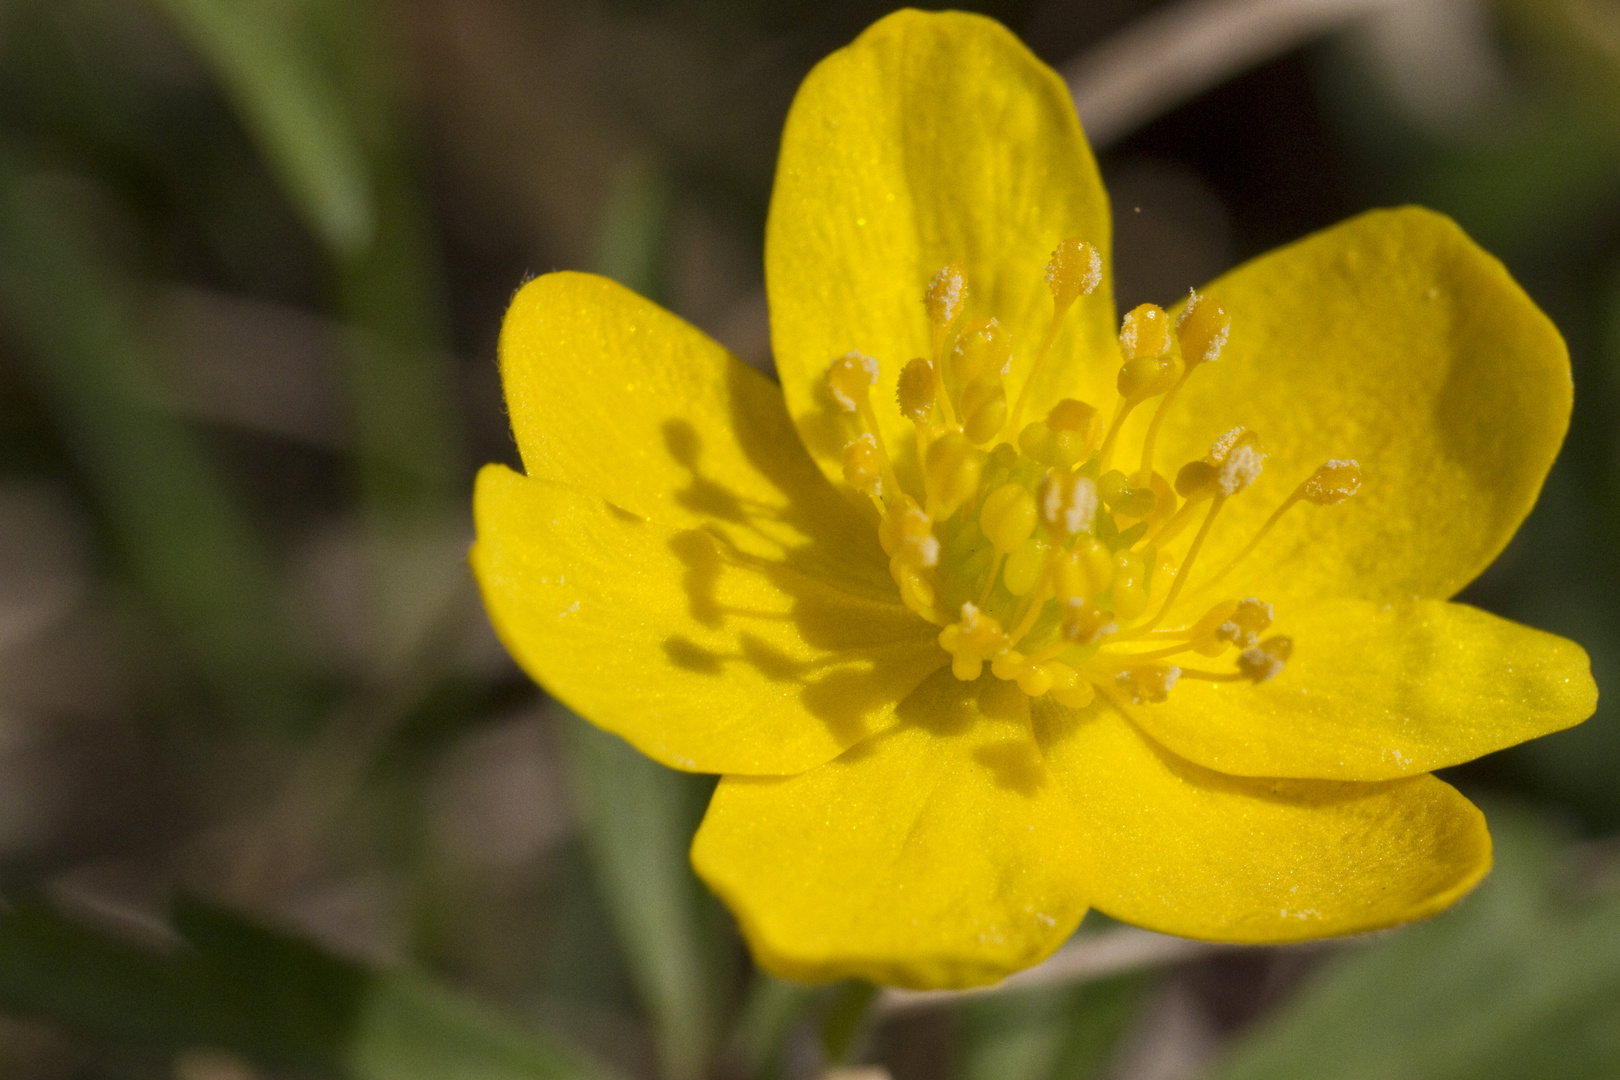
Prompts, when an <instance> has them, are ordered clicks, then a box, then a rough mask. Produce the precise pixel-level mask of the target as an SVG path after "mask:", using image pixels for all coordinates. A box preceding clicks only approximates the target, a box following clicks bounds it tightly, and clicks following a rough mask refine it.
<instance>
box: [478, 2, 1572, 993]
mask: <svg viewBox="0 0 1620 1080" xmlns="http://www.w3.org/2000/svg"><path fill="white" fill-rule="evenodd" d="M1108 249H1109V214H1108V204H1107V199H1106V196H1105V194H1104V192H1103V190H1102V187H1101V184H1100V181H1099V179H1098V176H1097V170H1096V166H1095V164H1094V162H1093V160H1092V157H1091V153H1090V151H1089V149H1088V148H1087V146H1086V143H1085V140H1084V137H1083V136H1082V135H1081V132H1080V127H1079V124H1078V122H1077V120H1076V118H1075V115H1074V111H1073V108H1072V105H1071V104H1070V101H1069V98H1068V95H1067V93H1066V91H1065V88H1064V86H1063V83H1062V82H1061V81H1060V80H1059V79H1058V78H1057V77H1056V76H1055V75H1054V74H1053V73H1052V72H1051V71H1050V70H1048V69H1047V68H1046V67H1044V66H1043V65H1041V64H1040V63H1039V62H1038V61H1036V60H1035V59H1034V58H1033V57H1032V56H1031V55H1030V54H1029V53H1028V52H1027V51H1026V50H1025V49H1024V48H1023V47H1022V46H1021V45H1020V44H1019V43H1018V41H1017V40H1016V39H1015V38H1014V37H1013V36H1012V35H1011V34H1009V33H1008V32H1007V31H1005V30H1004V29H1002V28H1001V27H1000V26H998V25H996V24H995V23H993V22H990V21H988V20H986V19H982V18H979V17H976V16H971V15H963V14H939V15H925V14H920V13H917V12H911V11H907V12H901V13H899V14H896V15H892V16H890V17H888V18H886V19H884V20H883V21H881V22H879V23H878V24H876V25H875V26H873V27H872V28H871V29H869V30H868V31H867V32H866V33H865V34H863V35H862V36H861V37H860V39H859V40H857V41H856V42H855V43H854V44H853V45H851V46H849V47H848V48H846V49H844V50H842V51H840V52H838V53H836V54H834V55H833V56H831V57H829V58H828V59H827V60H825V61H824V62H823V63H822V64H821V65H820V66H818V67H817V68H816V69H815V70H814V71H813V72H812V73H811V74H810V76H809V78H807V79H806V81H805V83H804V86H803V88H802V89H801V90H800V92H799V95H798V98H797V100H796V101H795V103H794V105H793V109H792V112H791V114H790V116H789V118H788V123H787V129H786V132H785V134H784V135H783V141H782V151H781V160H780V163H779V166H778V172H777V181H776V190H775V193H774V195H773V197H772V204H771V214H770V221H769V228H768V235H767V240H766V277H767V285H768V288H769V293H770V305H771V330H772V341H773V345H774V350H775V355H776V361H777V367H778V371H779V373H780V377H781V387H780V389H778V387H777V386H776V385H774V384H772V383H770V382H769V381H767V380H766V379H764V378H761V377H760V376H758V375H757V374H755V373H754V372H753V371H751V370H749V369H748V368H746V367H744V366H743V365H741V364H740V363H738V362H737V361H736V360H734V359H733V358H732V357H730V356H729V355H727V353H726V352H725V351H724V350H723V349H722V348H721V347H720V346H718V345H716V344H715V343H714V342H712V341H710V340H709V339H708V338H707V337H705V336H704V335H703V334H701V333H699V332H698V331H696V330H694V329H692V328H691V327H689V326H687V325H686V324H684V323H682V322H681V321H680V320H678V319H676V318H675V317H674V316H672V315H670V314H668V313H666V312H664V311H662V310H661V309H659V308H657V307H655V306H654V305H652V304H650V303H648V302H647V301H645V300H642V299H640V298H639V297H637V296H635V295H633V294H632V293H630V292H628V291H626V290H624V289H622V288H620V287H618V286H616V285H614V284H613V283H611V282H609V281H606V280H604V279H601V278H597V277H592V276H588V275H583V274H570V273H564V274H550V275H547V276H545V277H542V278H540V279H538V280H536V281H534V282H531V283H530V284H529V285H527V286H526V287H525V288H524V289H523V290H522V291H521V292H520V293H519V294H518V295H517V297H516V299H515V300H514V301H513V303H512V307H511V310H510V312H509V313H508V315H507V319H506V324H505V327H504V329H503V331H502V335H501V342H500V358H501V371H502V376H503V378H504V380H505V388H506V397H507V402H508V405H509V408H510V411H511V416H512V423H513V427H514V429H515V431H516V435H517V441H518V445H519V448H520V451H521V453H522V457H523V463H524V468H525V470H526V472H527V475H526V476H520V475H518V474H516V473H514V472H512V471H510V470H508V469H505V468H502V467H499V466H490V467H487V468H486V469H485V470H484V471H483V473H482V474H481V475H480V476H479V479H478V485H477V493H476V514H477V523H478V541H477V544H476V545H475V547H474V549H473V553H472V561H473V566H474V568H475V570H476V572H477V575H478V579H479V581H480V583H481V585H482V588H483V592H484V597H485V601H486V603H487V606H488V608H489V612H490V614H491V616H492V618H493V620H494V622H495V625H496V627H497V629H498V630H499V632H500V634H501V636H502V638H503V640H504V641H505V642H506V644H507V646H508V647H509V648H510V649H511V651H512V653H513V655H514V656H516V657H517V659H518V660H519V662H520V663H521V664H522V665H523V666H524V667H525V668H526V669H527V670H528V671H529V672H530V673H531V674H532V675H533V676H534V677H535V678H536V679H537V680H539V681H540V682H542V683H543V684H544V685H545V686H546V688H547V689H548V690H550V691H551V692H552V693H553V694H555V695H556V696H557V697H559V698H561V699H562V700H563V701H564V702H566V703H568V704H569V705H570V706H572V707H573V708H574V709H576V710H578V711H579V712H580V713H582V714H584V715H585V716H587V717H589V718H590V719H591V720H592V721H594V722H595V723H597V724H599V725H600V726H602V727H603V728H606V729H607V730H609V731H613V732H616V733H617V734H619V735H622V736H623V737H624V738H626V739H628V740H629V741H630V742H631V743H633V744H635V745H636V746H637V747H639V748H640V749H641V750H642V751H643V752H645V753H647V754H649V755H651V756H652V757H654V758H656V759H658V760H659V761H661V762H664V763H665V764H667V765H670V766H673V767H675V768H679V769H688V770H695V771H702V772H716V773H723V774H725V775H724V779H723V780H722V781H721V783H720V786H719V788H718V789H717V791H716V793H715V796H714V800H713V802H712V803H711V805H710V807H709V810H708V815H707V817H706V818H705V819H704V822H703V826H702V828H701V829H700V830H699V833H698V835H697V838H696V840H695V842H694V845H693V852H692V858H693V862H694V864H695V866H696V868H697V870H698V872H699V873H700V874H701V875H702V877H703V879H704V880H705V881H706V882H708V884H709V885H710V886H711V887H712V888H713V889H714V891H715V892H716V893H718V894H719V895H720V896H721V897H722V898H723V899H724V900H725V901H726V902H727V904H728V905H729V906H730V907H731V909H732V910H733V911H734V912H735V913H736V915H737V918H738V920H739V922H740V924H741V926H742V929H743V932H744V934H745V935H746V936H747V938H748V941H749V943H750V945H751V946H752V949H753V951H754V955H755V956H756V957H757V958H758V960H759V962H760V963H761V964H763V965H764V966H765V967H766V968H767V969H769V970H771V971H773V972H776V973H778V974H781V975H785V976H788V977H793V978H802V979H812V980H813V979H824V978H833V977H838V976H845V975H860V976H865V977H867V978H870V979H873V980H876V981H880V982H887V983H898V984H904V985H911V986H960V985H968V984H973V983H982V982H987V981H991V980H994V979H997V978H999V977H1001V976H1003V975H1005V974H1006V973H1008V972H1009V971H1013V970H1015V969H1017V968H1020V967H1023V966H1026V965H1029V964H1032V963H1035V962H1036V961H1038V960H1040V959H1041V958H1042V957H1044V956H1045V955H1047V954H1048V953H1049V952H1050V951H1051V950H1052V949H1054V948H1055V947H1056V946H1057V945H1058V944H1059V943H1061V942H1062V941H1063V940H1064V938H1065V937H1067V936H1068V935H1069V933H1070V932H1071V931H1072V930H1073V929H1074V927H1075V926H1076V924H1077V923H1078V922H1079V920H1080V917H1081V915H1082V914H1083V913H1084V912H1085V910H1086V908H1087V907H1088V906H1089V907H1095V908H1097V909H1098V910H1100V911H1103V912H1106V913H1107V914H1109V915H1111V916H1113V917H1115V918H1118V919H1123V920H1125V921H1128V922H1132V923H1136V924H1138V925H1141V926H1146V927H1150V928H1152V929H1155V930H1162V931H1165V932H1168V933H1172V934H1182V935H1187V936H1191V937H1198V938H1210V939H1217V940H1223V941H1237V942H1281V941H1293V940H1299V939H1303V938H1314V937H1322V936H1327V935H1333V934H1346V933H1353V932H1355V931H1360V930H1369V929H1373V928H1375V927H1383V926H1389V925H1392V924H1395V923H1399V922H1403V921H1406V920H1409V919H1415V918H1421V917H1423V916H1426V915H1429V914H1431V913H1433V912H1436V911H1438V910H1440V909H1442V908H1444V907H1445V906H1447V905H1448V904H1450V903H1452V902H1453V901H1454V900H1456V899H1457V898H1458V897H1459V896H1461V895H1462V894H1463V893H1465V892H1466V891H1467V890H1468V889H1470V888H1471V887H1472V886H1473V885H1474V884H1475V883H1477V882H1478V881H1479V879H1480V878H1481V876H1482V875H1483V874H1484V873H1485V872H1486V870H1487V869H1488V867H1489V864H1490V838H1489V836H1488V835H1487V833H1486V830H1485V824H1484V820H1483V818H1482V816H1481V815H1480V813H1479V812H1478V811H1477V810H1476V809H1475V808H1474V807H1473V806H1472V805H1471V804H1470V803H1469V802H1467V801H1466V800H1465V799H1464V798H1463V797H1462V796H1461V795H1459V794H1458V793H1457V792H1456V791H1455V790H1454V789H1452V788H1451V787H1450V786H1448V785H1447V784H1445V783H1443V782H1441V781H1439V780H1437V779H1435V778H1434V777H1433V776H1431V775H1429V773H1430V771H1431V770H1433V769H1436V768H1440V767H1442V766H1446V765H1452V764H1456V763H1458V762H1462V761H1467V760H1469V759H1471V758H1474V757H1477V756H1478V755H1480V754H1484V753H1487V752H1489V751H1491V750H1495V749H1497V748H1499V747H1503V746H1507V745H1510V744H1513V743H1517V742H1520V741H1522V740H1524V739H1527V738H1531V737H1534V736H1536V735H1540V734H1543V733H1545V732H1549V731H1553V730H1557V729H1559V728H1563V727H1566V726H1568V725H1570V724H1572V723H1575V722H1577V721H1579V720H1581V719H1583V718H1584V717H1586V716H1588V715H1589V714H1590V713H1591V712H1592V710H1593V708H1594V705H1595V701H1596V689H1595V687H1594V686H1593V684H1592V680H1591V677H1590V675H1589V674H1588V665H1587V660H1586V656H1585V654H1584V653H1583V652H1582V651H1581V649H1580V648H1579V647H1578V646H1576V645H1575V644H1573V643H1571V642H1568V641H1565V640H1563V639H1561V638H1557V637H1553V636H1551V635H1548V634H1544V633H1541V632H1538V631H1535V630H1531V629H1528V628H1525V627H1522V626H1518V625H1516V624H1513V623H1510V622H1506V621H1504V620H1501V619H1498V618H1495V617H1493V616H1491V615H1487V614H1485V613H1484V612H1481V611H1478V610H1476V609H1474V608H1471V607H1467V606H1464V605H1460V604H1453V603H1447V602H1446V598H1447V597H1449V596H1451V595H1453V594H1454V593H1455V592H1456V591H1457V590H1458V589H1459V588H1461V587H1462V586H1463V585H1464V584H1466V583H1467V582H1468V581H1469V580H1470V579H1472V578H1473V577H1474V576H1475V575H1476V574H1478V573H1479V572H1480V570H1482V569H1483V568H1484V567H1485V566H1486V565H1487V564H1488V563H1489V562H1490V561H1491V560H1492V559H1493V558H1494V557H1495V556H1496V554H1497V553H1498V552H1499V551H1501V549H1502V547H1503V545H1504V544H1505V543H1506V541H1507V539H1508V538H1509V536H1510V535H1511V534H1512V533H1513V531H1514V529H1515V528H1516V527H1517V526H1518V524H1519V522H1520V521H1521V520H1522V519H1523V517H1524V515H1525V514H1526V513H1527V512H1528V511H1529V509H1530V506H1531V504H1532V503H1533V502H1534V501H1535V498H1536V495H1537V492H1538V491H1539V490H1540V487H1541V483H1542V480H1543V478H1544V477H1545V475H1546V473H1547V469H1548V467H1549V466H1550V464H1551V462H1552V460H1553V457H1554V455H1555V454H1556V452H1557V449H1558V446H1559V443H1560V442H1561V440H1562V439H1563V435H1564V431H1565V427H1566V424H1567V421H1568V416H1569V410H1570V377H1569V367H1568V361H1567V358H1566V354H1565V350H1564V346H1563V343H1562V341H1561V340H1560V338H1559V336H1558V333H1557V331H1556V330H1554V328H1553V326H1552V325H1551V323H1550V322H1549V321H1548V320H1547V319H1546V317H1545V316H1543V315H1542V314H1541V312H1540V311H1538V310H1537V309H1536V307H1535V306H1534V305H1533V304H1532V303H1531V302H1530V300H1529V299H1528V298H1527V297H1526V296H1525V295H1524V293H1523V292H1522V291H1520V289H1519V288H1518V287H1517V285H1515V284H1514V282H1513V281H1512V280H1511V279H1510V278H1509V277H1508V275H1507V273H1506V272H1505V271H1504V270H1503V268H1502V266H1501V265H1500V264H1499V263H1497V262H1496V261H1495V260H1494V259H1492V258H1491V257H1490V256H1488V255H1486V254H1485V253H1484V252H1482V251H1481V250H1480V249H1479V248H1477V247H1476V246H1474V244H1473V243H1472V242H1470V241H1469V240H1468V238H1467V237H1466V236H1464V235H1463V234H1462V232H1461V231H1460V230H1458V228H1457V227H1456V226H1455V225H1453V224H1452V223H1451V222H1450V221H1448V220H1447V219H1445V218H1443V217H1440V216H1439V215H1436V214H1434V213H1430V212H1428V211H1424V210H1419V209H1410V208H1409V209H1401V210H1393V211H1380V212H1374V213H1369V214H1365V215H1363V216H1361V217H1358V218H1355V219H1353V220H1351V221H1348V222H1346V223H1344V224H1342V225H1339V226H1337V227H1335V228H1332V229H1329V230H1327V231H1325V232H1322V233H1318V234H1316V235H1314V236H1310V237H1307V238H1306V239H1304V240H1301V241H1299V242H1298V243H1295V244H1293V245H1291V246H1289V247H1286V248H1283V249H1281V250H1279V251H1277V252H1274V253H1272V254H1270V255H1267V256H1265V257H1263V258H1260V259H1257V260H1255V261H1254V262H1251V263H1249V264H1247V265H1245V266H1242V267H1239V268H1238V269H1236V270H1234V271H1232V272H1231V273H1229V274H1227V275H1226V276H1224V277H1222V278H1220V279H1219V280H1217V281H1216V282H1214V283H1213V284H1211V285H1209V286H1208V287H1207V288H1206V289H1204V290H1203V292H1201V293H1198V294H1194V296H1193V297H1192V298H1191V303H1190V304H1189V303H1188V302H1183V304H1181V305H1180V306H1178V308H1177V309H1174V310H1172V311H1171V312H1169V313H1166V312H1165V311H1163V310H1162V309H1159V308H1156V307H1153V306H1151V305H1144V306H1143V307H1141V308H1138V309H1136V310H1135V311H1133V312H1132V313H1130V315H1128V316H1127V318H1126V320H1125V323H1124V325H1123V327H1119V326H1117V325H1116V323H1115V315H1114V309H1113V300H1112V297H1111V295H1110V288H1109V282H1108V278H1107V274H1106V270H1105V268H1106V266H1107V265H1108ZM989 320H994V322H993V323H992V322H990V321H989ZM872 358H876V359H872ZM784 398H785V401H784ZM1237 425H1242V426H1241V427H1238V426H1237ZM1150 432H1151V433H1150ZM801 440H802V441H801ZM807 451H808V452H807ZM1363 478H1364V481H1365V482H1364V483H1363ZM1358 488H1359V489H1360V490H1359V491H1358V490H1357V489H1358ZM1195 563H1196V565H1194V564H1195Z"/></svg>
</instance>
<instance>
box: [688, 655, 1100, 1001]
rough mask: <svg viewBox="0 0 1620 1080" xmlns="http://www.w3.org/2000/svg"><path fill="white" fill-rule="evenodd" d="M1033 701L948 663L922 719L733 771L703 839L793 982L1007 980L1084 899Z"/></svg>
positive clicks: (1058, 935) (708, 874) (711, 872)
mask: <svg viewBox="0 0 1620 1080" xmlns="http://www.w3.org/2000/svg"><path fill="white" fill-rule="evenodd" d="M1027 702H1028V699H1027V698H1025V697H1024V696H1023V694H1021V693H1020V692H1019V691H1018V689H1017V687H1016V686H1013V685H1012V684H1010V683H1003V682H1000V681H999V680H996V679H991V678H989V677H986V678H983V679H980V680H979V681H977V682H973V683H962V682H958V681H957V680H956V679H955V678H954V677H952V676H951V674H950V673H949V672H948V671H947V672H940V673H939V674H938V675H935V676H934V677H933V678H932V679H931V680H929V681H928V682H927V683H925V684H924V685H923V686H922V687H920V688H919V689H918V690H917V692H916V693H915V694H913V695H912V696H911V697H910V698H909V699H908V700H907V701H906V703H905V704H904V705H903V706H902V708H901V712H902V716H903V718H904V719H905V720H906V721H907V722H906V723H903V724H901V725H900V726H898V727H896V728H895V729H893V730H892V731H889V732H887V733H885V734H883V735H880V736H878V737H876V738H874V739H870V740H868V741H867V742H865V743H862V744H861V745H860V746H857V747H855V748H854V749H852V750H850V751H849V752H847V753H846V754H844V756H843V757H840V758H838V759H837V760H836V761H832V762H829V763H828V764H826V765H823V766H821V767H820V768H818V769H814V770H812V771H810V772H807V773H805V774H803V775H802V776H796V777H792V778H789V779H758V778H741V777H731V776H728V777H726V778H725V779H724V780H722V781H721V782H720V787H719V788H718V789H717V790H716V791H715V795H714V801H713V802H712V803H710V805H709V812H708V816H707V817H705V818H704V819H703V825H702V827H701V828H700V829H699V830H698V834H697V838H696V839H695V840H694V841H693V844H692V862H693V865H694V866H695V867H696V868H697V871H698V874H699V875H700V876H701V877H702V878H703V880H704V881H706V882H707V883H708V884H709V887H710V888H712V889H713V890H714V891H715V892H716V893H717V894H718V895H719V896H720V897H721V898H722V899H723V900H725V902H726V904H727V906H729V907H730V908H731V910H732V911H733V912H734V913H735V914H736V915H737V918H738V921H739V922H740V923H741V924H742V929H743V933H744V934H745V935H746V936H747V938H748V942H749V944H750V946H751V947H752V949H753V953H754V956H755V958H756V959H757V960H758V961H759V962H760V964H762V965H763V966H764V967H765V968H766V969H768V970H770V971H772V972H774V973H776V974H778V975H781V976H784V977H786V978H791V979H800V980H809V981H819V980H823V979H834V978H840V977H845V976H861V977H864V978H867V979H870V980H872V981H874V982H881V983H892V984H898V985H902V986H915V987H943V986H969V985H975V984H979V983H987V982H992V981H994V980H996V979H999V978H1001V977H1002V976H1004V975H1006V974H1007V973H1009V972H1011V971H1015V970H1017V969H1019V968H1022V967H1027V966H1028V965H1030V964H1033V963H1035V962H1036V961H1038V960H1040V959H1041V958H1042V957H1044V956H1046V954H1047V953H1049V952H1051V951H1052V950H1053V949H1055V948H1056V947H1057V946H1058V945H1059V944H1060V943H1062V941H1063V940H1064V939H1065V938H1066V937H1067V936H1068V935H1069V933H1070V932H1071V931H1072V930H1073V929H1074V927H1075V926H1076V925H1077V924H1078V923H1079V921H1080V916H1081V915H1082V914H1084V912H1085V905H1084V903H1083V900H1082V891H1081V884H1082V881H1081V878H1080V875H1079V873H1078V866H1077V864H1076V862H1075V859H1074V845H1073V842H1072V839H1071V836H1070V834H1071V833H1072V832H1073V827H1072V823H1071V821H1070V814H1069V809H1068V804H1067V802H1066V801H1065V800H1064V798H1063V793H1062V791H1061V790H1060V789H1059V788H1058V787H1057V785H1056V784H1055V783H1054V782H1053V779H1052V777H1051V775H1050V774H1049V773H1048V771H1047V768H1046V765H1045V764H1044V763H1043V762H1042V760H1041V755H1040V751H1039V750H1038V748H1037V747H1036V745H1035V742H1034V740H1033V739H1032V738H1031V736H1030V730H1029V721H1028V716H1029V709H1028V704H1027Z"/></svg>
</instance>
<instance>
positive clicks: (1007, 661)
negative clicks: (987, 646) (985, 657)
mask: <svg viewBox="0 0 1620 1080" xmlns="http://www.w3.org/2000/svg"><path fill="white" fill-rule="evenodd" d="M1028 666H1029V657H1027V656H1025V655H1024V654H1023V653H1021V652H1019V651H1018V650H1017V649H1005V650H1003V651H1002V652H998V653H996V655H995V656H993V657H991V658H990V674H992V675H994V676H995V677H996V678H998V679H1001V680H1003V681H1004V682H1011V681H1012V680H1014V679H1016V678H1018V676H1020V675H1022V674H1023V673H1024V669H1025V668H1027V667H1028Z"/></svg>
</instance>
